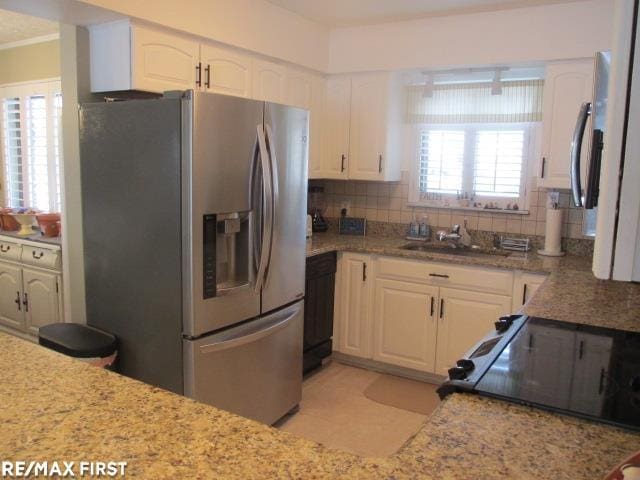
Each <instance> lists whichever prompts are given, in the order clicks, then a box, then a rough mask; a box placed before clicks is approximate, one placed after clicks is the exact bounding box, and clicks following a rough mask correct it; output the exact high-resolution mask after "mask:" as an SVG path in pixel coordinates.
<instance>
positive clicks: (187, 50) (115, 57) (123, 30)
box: [90, 20, 202, 92]
mask: <svg viewBox="0 0 640 480" xmlns="http://www.w3.org/2000/svg"><path fill="white" fill-rule="evenodd" d="M90 32H91V37H90V45H91V91H93V92H108V91H118V90H142V91H147V92H163V91H165V90H185V89H189V88H196V81H197V80H198V75H201V74H202V73H201V72H200V73H198V69H197V67H198V59H199V56H200V46H199V44H198V42H196V41H193V40H189V39H186V38H183V37H179V36H176V35H171V34H168V33H164V32H162V31H159V30H156V29H152V28H148V27H142V26H139V25H134V24H132V23H130V22H129V21H128V20H124V21H119V22H113V23H108V24H102V25H95V26H92V27H90Z"/></svg>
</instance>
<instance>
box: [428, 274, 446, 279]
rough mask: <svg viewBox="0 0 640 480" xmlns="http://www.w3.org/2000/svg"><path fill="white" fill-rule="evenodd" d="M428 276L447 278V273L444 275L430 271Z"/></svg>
mask: <svg viewBox="0 0 640 480" xmlns="http://www.w3.org/2000/svg"><path fill="white" fill-rule="evenodd" d="M429 276H430V277H438V278H449V275H444V274H442V273H430V274H429Z"/></svg>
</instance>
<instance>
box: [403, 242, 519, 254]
mask: <svg viewBox="0 0 640 480" xmlns="http://www.w3.org/2000/svg"><path fill="white" fill-rule="evenodd" d="M400 249H401V250H411V251H414V252H428V253H444V254H447V255H459V256H462V257H486V256H490V257H508V256H509V255H511V253H513V252H505V251H502V250H480V249H479V247H475V246H471V247H470V248H467V247H459V248H454V247H449V246H446V245H431V244H425V243H407V244H406V245H402V246H401V247H400Z"/></svg>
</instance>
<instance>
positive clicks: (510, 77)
mask: <svg viewBox="0 0 640 480" xmlns="http://www.w3.org/2000/svg"><path fill="white" fill-rule="evenodd" d="M525 74H526V75H528V76H533V77H534V78H527V79H523V78H519V77H518V76H520V77H522V75H525ZM423 75H424V78H425V80H424V83H422V84H420V83H418V84H415V82H414V84H412V85H410V86H408V87H407V98H408V101H407V111H406V120H407V123H408V124H409V126H410V128H412V134H411V137H412V138H413V141H414V142H415V148H414V149H413V150H412V151H413V152H415V153H414V155H413V161H412V165H411V180H410V189H409V204H411V205H415V206H430V207H438V208H447V207H448V208H454V209H457V210H460V209H470V210H483V211H487V210H489V211H491V212H492V213H493V212H505V213H511V214H513V213H516V214H517V213H522V214H526V213H528V198H527V185H528V178H529V177H530V175H529V167H530V164H531V163H533V162H530V161H529V159H532V158H535V155H536V148H539V143H540V142H539V136H540V122H541V119H542V88H543V82H544V81H543V80H542V78H541V77H542V72H541V71H540V72H538V71H537V70H536V69H526V71H522V72H520V73H518V69H514V70H513V71H511V70H510V69H509V68H507V67H500V68H496V69H494V70H491V69H467V71H465V72H462V73H455V74H452V73H450V72H445V73H438V72H431V73H427V72H423ZM483 75H484V77H485V78H483ZM492 77H493V79H492ZM503 77H504V78H503ZM514 77H515V78H514ZM535 77H538V78H535ZM440 78H442V81H439V79H440Z"/></svg>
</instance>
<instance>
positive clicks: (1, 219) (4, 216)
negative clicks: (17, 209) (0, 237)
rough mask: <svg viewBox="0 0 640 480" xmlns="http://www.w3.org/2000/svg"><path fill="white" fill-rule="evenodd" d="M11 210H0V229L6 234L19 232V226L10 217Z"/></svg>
mask: <svg viewBox="0 0 640 480" xmlns="http://www.w3.org/2000/svg"><path fill="white" fill-rule="evenodd" d="M12 212H13V210H11V209H10V208H2V209H0V228H2V230H5V231H7V232H15V231H17V230H20V224H19V223H18V222H16V219H15V218H13V217H12V216H11V213H12Z"/></svg>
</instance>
